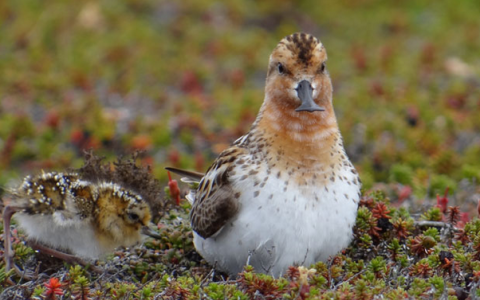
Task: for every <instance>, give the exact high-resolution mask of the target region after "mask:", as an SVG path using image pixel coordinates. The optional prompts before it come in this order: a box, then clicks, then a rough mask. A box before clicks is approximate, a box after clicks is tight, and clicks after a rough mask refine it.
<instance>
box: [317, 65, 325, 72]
mask: <svg viewBox="0 0 480 300" xmlns="http://www.w3.org/2000/svg"><path fill="white" fill-rule="evenodd" d="M324 71H325V63H322V65H321V66H320V68H319V69H318V72H319V73H323V72H324Z"/></svg>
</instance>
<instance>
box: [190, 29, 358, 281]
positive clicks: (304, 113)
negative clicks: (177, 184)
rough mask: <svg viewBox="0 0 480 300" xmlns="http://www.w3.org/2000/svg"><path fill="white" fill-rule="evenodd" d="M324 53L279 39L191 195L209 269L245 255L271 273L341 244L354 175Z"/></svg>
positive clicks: (198, 242) (312, 43) (238, 263)
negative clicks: (245, 123)
mask: <svg viewBox="0 0 480 300" xmlns="http://www.w3.org/2000/svg"><path fill="white" fill-rule="evenodd" d="M326 60H327V53H326V50H325V48H324V47H323V45H322V43H321V42H320V41H318V40H317V39H316V38H315V37H313V36H311V35H309V34H305V33H295V34H293V35H290V36H287V37H286V38H284V39H283V40H281V41H280V43H279V44H278V45H277V47H276V48H275V49H274V51H273V53H272V54H271V56H270V62H269V66H268V73H267V80H266V87H265V100H264V103H263V105H262V107H261V109H260V112H259V114H258V116H257V119H256V121H255V122H254V124H253V126H252V128H251V130H250V132H248V133H247V134H246V135H244V136H243V137H241V138H239V139H238V140H237V141H235V143H233V145H232V146H231V147H230V148H228V149H226V150H225V151H223V152H222V153H221V154H220V156H219V157H218V158H217V159H216V160H215V162H214V163H213V164H212V166H211V167H210V168H209V169H208V170H207V172H206V174H205V176H204V177H203V178H202V179H201V181H200V184H199V187H198V189H197V190H196V192H195V194H194V196H192V197H190V200H192V202H193V207H192V212H191V222H192V227H193V229H194V231H195V240H194V241H195V246H196V248H197V250H198V251H199V253H200V254H202V255H203V257H204V258H205V259H206V260H207V261H209V262H210V263H211V264H212V265H215V266H216V267H217V268H219V269H221V270H223V271H226V272H228V273H230V274H235V273H237V272H240V271H241V270H242V267H243V265H245V264H246V263H247V262H248V263H250V264H252V265H253V266H254V267H255V268H256V269H257V270H258V271H261V272H265V273H271V274H273V275H279V274H281V273H283V272H284V271H285V270H286V268H288V266H289V265H292V264H294V263H297V264H309V263H313V262H314V261H316V260H324V259H326V258H328V256H329V255H333V254H335V253H336V252H337V251H339V250H341V249H342V248H343V247H346V246H347V245H348V242H349V241H350V239H351V236H352V226H353V224H354V221H355V216H356V210H357V205H358V200H359V192H360V180H359V178H358V175H357V173H356V171H355V169H354V167H353V165H352V164H351V163H350V161H349V160H348V158H347V155H346V154H345V149H344V147H343V142H342V136H341V134H340V131H339V129H338V125H337V121H336V118H335V113H334V111H333V105H332V85H331V81H330V77H329V75H328V72H327V70H326ZM304 105H307V106H308V108H307V109H303V106H304ZM300 106H302V109H299V107H300ZM297 109H298V111H297ZM226 225H228V226H226Z"/></svg>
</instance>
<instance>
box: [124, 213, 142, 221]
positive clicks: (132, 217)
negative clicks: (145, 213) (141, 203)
mask: <svg viewBox="0 0 480 300" xmlns="http://www.w3.org/2000/svg"><path fill="white" fill-rule="evenodd" d="M127 218H128V219H129V220H130V221H132V222H138V220H139V219H140V217H139V216H138V215H137V214H136V213H129V214H127Z"/></svg>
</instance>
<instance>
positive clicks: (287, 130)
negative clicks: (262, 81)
mask: <svg viewBox="0 0 480 300" xmlns="http://www.w3.org/2000/svg"><path fill="white" fill-rule="evenodd" d="M253 131H254V134H259V135H261V136H262V137H263V138H264V139H265V140H266V141H267V142H268V143H269V144H270V145H271V146H272V147H273V148H274V149H277V151H278V152H279V153H282V154H286V155H284V157H285V158H288V159H289V160H293V161H297V162H305V163H307V164H308V163H309V162H312V163H313V162H314V161H317V162H318V161H319V160H320V158H322V159H323V160H325V161H324V162H328V159H329V158H330V157H331V155H329V154H328V152H330V151H332V148H334V147H336V145H337V144H338V143H339V139H340V135H339V130H338V126H337V121H336V118H335V114H334V112H333V108H332V105H331V104H328V105H326V106H325V111H323V112H313V113H309V112H295V110H294V109H291V108H289V107H281V106H279V105H276V104H275V103H274V102H272V101H266V102H265V103H264V105H263V106H262V108H261V110H260V114H259V116H258V119H257V121H256V123H255V129H254V130H253Z"/></svg>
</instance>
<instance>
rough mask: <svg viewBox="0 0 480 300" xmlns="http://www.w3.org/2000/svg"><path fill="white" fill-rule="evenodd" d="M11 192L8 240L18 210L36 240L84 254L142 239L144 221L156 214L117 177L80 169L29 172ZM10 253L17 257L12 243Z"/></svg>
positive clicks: (6, 214) (24, 226) (20, 221)
mask: <svg viewBox="0 0 480 300" xmlns="http://www.w3.org/2000/svg"><path fill="white" fill-rule="evenodd" d="M11 194H12V196H13V197H12V200H11V202H10V203H9V204H8V205H7V206H6V208H5V212H4V223H5V224H6V225H7V226H5V240H6V241H9V230H8V229H7V228H8V227H9V226H8V225H9V219H8V218H9V216H11V215H12V214H13V213H15V214H14V218H15V219H16V220H17V222H18V225H19V226H20V227H21V228H22V229H23V230H24V231H25V233H26V234H27V236H28V238H29V239H30V240H33V241H35V242H38V243H40V244H42V245H44V246H47V247H52V248H55V249H57V250H62V251H68V252H70V253H72V254H73V255H75V256H77V257H81V258H98V257H101V256H102V255H104V254H106V253H108V252H110V251H112V250H114V249H115V248H117V247H120V246H126V247H127V246H132V245H134V244H136V243H138V242H139V241H140V240H141V233H140V229H141V227H143V226H145V225H146V224H147V223H148V222H149V221H150V219H151V213H150V208H149V206H148V205H147V204H146V202H145V201H144V199H143V198H142V197H141V196H140V195H138V194H136V193H134V192H132V191H130V190H127V189H125V188H123V187H121V186H120V185H118V184H116V183H111V182H96V183H92V182H90V181H85V180H81V179H79V176H78V174H76V173H56V172H51V173H43V174H41V175H38V176H34V177H32V176H27V177H25V179H24V181H23V183H22V184H21V185H20V187H19V188H17V189H14V190H12V191H11ZM6 248H8V247H6ZM5 256H6V258H7V260H8V258H9V257H11V249H6V255H5ZM8 264H10V262H9V263H8Z"/></svg>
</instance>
